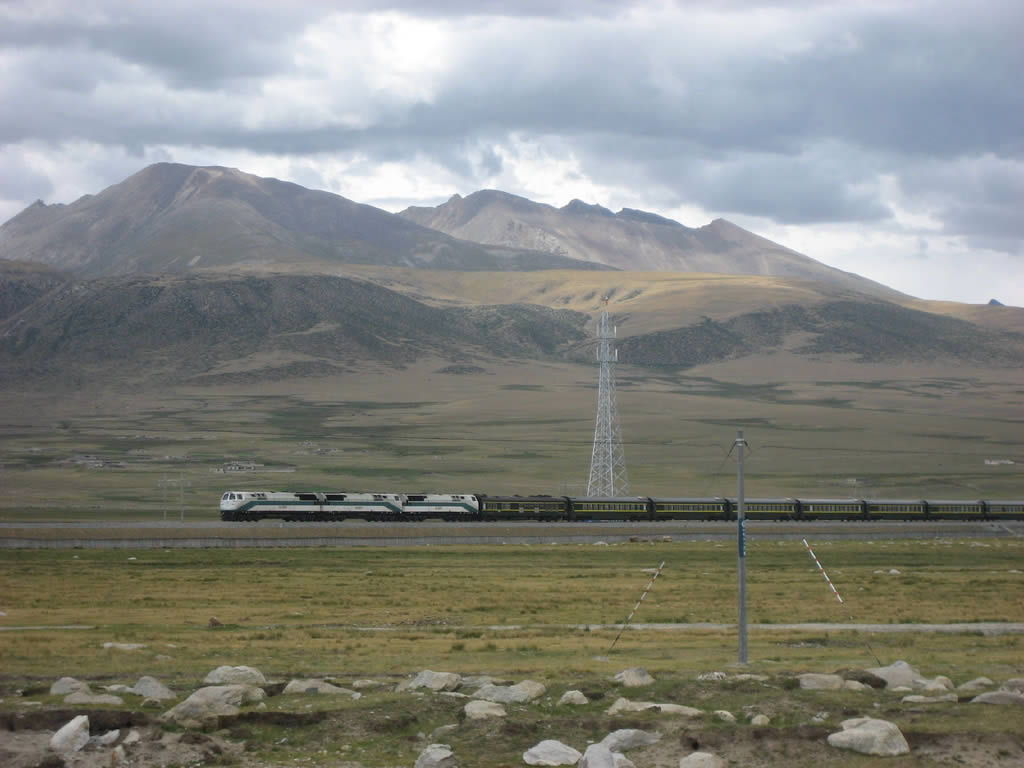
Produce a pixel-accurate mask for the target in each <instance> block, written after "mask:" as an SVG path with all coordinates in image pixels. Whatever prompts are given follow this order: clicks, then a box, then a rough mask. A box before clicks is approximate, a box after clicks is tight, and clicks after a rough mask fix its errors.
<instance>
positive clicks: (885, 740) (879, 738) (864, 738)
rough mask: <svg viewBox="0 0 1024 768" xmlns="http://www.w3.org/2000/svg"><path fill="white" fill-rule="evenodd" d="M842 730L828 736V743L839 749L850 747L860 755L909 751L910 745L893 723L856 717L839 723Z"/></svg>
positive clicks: (891, 754) (893, 753) (892, 754)
mask: <svg viewBox="0 0 1024 768" xmlns="http://www.w3.org/2000/svg"><path fill="white" fill-rule="evenodd" d="M840 725H841V726H842V728H843V730H842V731H840V732H838V733H833V734H831V735H830V736H829V737H828V743H829V744H830V745H832V746H833V747H838V748H840V749H852V750H853V751H854V752H860V753H861V754H862V755H879V756H882V757H890V756H894V755H905V754H907V753H908V752H910V745H909V744H907V740H906V739H905V738H904V737H903V734H902V733H901V732H900V729H899V728H898V727H897V726H896V724H895V723H890V722H889V721H888V720H876V719H875V718H872V717H856V718H853V719H852V720H843V722H842V723H840Z"/></svg>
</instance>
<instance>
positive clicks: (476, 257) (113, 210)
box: [0, 163, 606, 277]
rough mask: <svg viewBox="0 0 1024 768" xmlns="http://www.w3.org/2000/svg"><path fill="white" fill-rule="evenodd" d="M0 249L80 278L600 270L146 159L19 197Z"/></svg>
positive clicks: (232, 175) (213, 170) (319, 195)
mask: <svg viewBox="0 0 1024 768" xmlns="http://www.w3.org/2000/svg"><path fill="white" fill-rule="evenodd" d="M0 258H3V259H10V260H17V261H31V262H41V263H44V264H48V265H50V266H53V267H56V268H59V269H65V270H73V271H74V272H75V273H76V274H78V275H81V276H83V277H97V276H109V275H121V274H138V273H147V272H148V273H184V272H189V271H193V270H197V269H252V268H270V267H288V266H293V265H295V264H304V265H306V266H307V267H309V268H313V269H321V270H328V269H330V268H332V267H334V266H336V265H337V264H342V263H344V264H377V265H389V266H407V267H423V268H430V269H453V270H481V269H483V270H492V271H504V270H519V269H557V268H574V269H601V268H606V267H603V266H602V265H599V264H594V263H591V262H576V261H574V260H572V259H567V258H565V257H564V256H559V255H556V254H551V253H544V252H540V251H533V250H529V249H524V248H518V247H504V246H494V245H487V244H479V243H473V242H469V241H466V240H459V239H456V238H453V237H450V236H448V235H446V234H443V233H441V232H438V231H435V230H433V229H429V228H427V227H422V226H419V225H417V224H414V223H412V222H410V221H407V220H405V219H403V218H400V217H398V216H396V215H394V214H391V213H388V212H387V211H382V210H380V209H379V208H374V207H373V206H370V205H362V204H360V203H355V202H352V201H351V200H348V199H346V198H344V197H341V196H340V195H335V194H331V193H330V192H320V191H315V190H310V189H306V188H305V187H301V186H299V185H298V184H292V183H290V182H285V181H279V180H277V179H266V178H260V177H258V176H253V175H252V174H248V173H243V172H241V171H238V170H235V169H233V168H221V167H207V168H197V167H194V166H189V165H180V164H176V163H157V164H155V165H151V166H149V167H147V168H144V169H143V170H141V171H139V172H138V173H136V174H134V175H133V176H131V177H129V178H127V179H125V180H124V181H122V182H121V183H120V184H115V185H113V186H111V187H108V188H107V189H105V190H103V191H102V192H100V193H99V194H96V195H86V196H84V197H82V198H80V199H79V200H76V201H75V202H74V203H71V204H70V205H61V204H55V205H46V204H45V203H43V202H42V201H37V202H36V203H34V204H32V205H30V206H29V207H28V208H26V209H25V210H24V211H22V212H21V213H19V214H18V215H17V216H15V217H14V218H12V219H11V220H9V221H7V222H6V223H4V224H3V226H2V227H0Z"/></svg>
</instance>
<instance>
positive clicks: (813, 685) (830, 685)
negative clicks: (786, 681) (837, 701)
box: [796, 672, 843, 691]
mask: <svg viewBox="0 0 1024 768" xmlns="http://www.w3.org/2000/svg"><path fill="white" fill-rule="evenodd" d="M796 677H797V679H798V680H799V681H800V687H801V688H802V689H804V690H805V691H838V690H839V689H840V688H842V687H843V678H841V677H840V676H839V675H819V674H817V673H815V672H806V673H804V674H802V675H797V676H796Z"/></svg>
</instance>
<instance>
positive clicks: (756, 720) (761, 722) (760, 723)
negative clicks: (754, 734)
mask: <svg viewBox="0 0 1024 768" xmlns="http://www.w3.org/2000/svg"><path fill="white" fill-rule="evenodd" d="M770 723H771V718H770V717H768V715H754V716H753V717H752V718H750V724H751V725H753V726H754V727H757V728H762V727H764V726H766V725H769V724H770Z"/></svg>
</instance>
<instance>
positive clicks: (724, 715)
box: [715, 709, 736, 723]
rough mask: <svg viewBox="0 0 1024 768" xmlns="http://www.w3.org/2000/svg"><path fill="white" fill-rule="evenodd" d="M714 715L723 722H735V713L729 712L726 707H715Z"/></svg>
mask: <svg viewBox="0 0 1024 768" xmlns="http://www.w3.org/2000/svg"><path fill="white" fill-rule="evenodd" d="M715 717H717V718H718V719H719V720H721V721H722V722H723V723H735V722H736V715H734V714H733V713H732V712H730V711H729V710H727V709H716V710H715Z"/></svg>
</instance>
